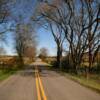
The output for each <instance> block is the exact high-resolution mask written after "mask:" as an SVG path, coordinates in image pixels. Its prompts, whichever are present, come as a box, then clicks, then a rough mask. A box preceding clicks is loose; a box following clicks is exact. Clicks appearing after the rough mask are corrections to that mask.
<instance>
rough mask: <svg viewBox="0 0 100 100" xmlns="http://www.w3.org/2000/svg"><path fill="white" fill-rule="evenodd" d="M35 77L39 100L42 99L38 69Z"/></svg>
mask: <svg viewBox="0 0 100 100" xmlns="http://www.w3.org/2000/svg"><path fill="white" fill-rule="evenodd" d="M35 78H36V88H37V97H38V100H41V95H40V89H39V81H38V74H37V70H35Z"/></svg>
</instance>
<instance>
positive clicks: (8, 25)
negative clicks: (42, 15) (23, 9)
mask: <svg viewBox="0 0 100 100" xmlns="http://www.w3.org/2000/svg"><path fill="white" fill-rule="evenodd" d="M16 3H17V1H16V0H15V1H14V0H0V39H2V35H4V34H6V33H7V32H8V31H9V32H12V33H13V34H12V35H13V41H14V44H13V46H14V49H15V51H16V53H17V55H18V62H19V65H20V66H22V64H24V60H23V59H24V58H25V57H28V58H30V59H31V60H34V57H35V56H36V33H35V31H34V28H33V26H32V24H30V22H25V21H24V18H23V15H19V13H17V15H16V16H17V17H15V15H14V9H17V8H14V7H15V5H16ZM7 34H9V33H7ZM5 38H7V37H5ZM0 45H1V41H0ZM1 50H2V49H0V52H2V51H1Z"/></svg>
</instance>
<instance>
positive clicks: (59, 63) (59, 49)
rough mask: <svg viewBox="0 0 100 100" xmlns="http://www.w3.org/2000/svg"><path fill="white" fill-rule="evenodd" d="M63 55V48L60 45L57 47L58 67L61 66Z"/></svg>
mask: <svg viewBox="0 0 100 100" xmlns="http://www.w3.org/2000/svg"><path fill="white" fill-rule="evenodd" d="M61 57H62V50H61V48H60V47H58V48H57V68H61Z"/></svg>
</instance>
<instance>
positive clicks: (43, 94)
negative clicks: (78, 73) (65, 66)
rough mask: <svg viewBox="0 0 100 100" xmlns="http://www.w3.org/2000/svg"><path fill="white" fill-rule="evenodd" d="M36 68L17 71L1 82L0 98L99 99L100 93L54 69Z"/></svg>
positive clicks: (18, 99) (36, 99)
mask: <svg viewBox="0 0 100 100" xmlns="http://www.w3.org/2000/svg"><path fill="white" fill-rule="evenodd" d="M35 64H36V63H35ZM31 66H32V65H31ZM40 67H41V66H40ZM38 69H39V68H38V66H37V67H36V69H25V70H23V71H19V72H18V73H16V74H15V75H13V76H11V77H10V78H8V79H7V80H5V81H3V82H1V83H0V100H100V94H98V93H96V92H94V91H92V90H90V89H88V88H85V87H83V86H81V85H79V84H78V83H76V82H74V81H72V80H69V79H67V78H66V77H64V76H61V75H60V74H58V73H56V72H54V71H50V70H47V69H45V68H42V71H41V72H39V71H38ZM39 96H40V97H39Z"/></svg>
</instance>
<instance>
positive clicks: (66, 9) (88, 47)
mask: <svg viewBox="0 0 100 100" xmlns="http://www.w3.org/2000/svg"><path fill="white" fill-rule="evenodd" d="M37 13H38V14H37V16H35V17H34V16H33V21H36V22H39V23H42V24H43V25H46V26H48V29H50V30H51V33H52V35H53V37H54V41H55V43H56V45H57V65H56V67H58V68H61V67H62V66H61V58H62V52H63V47H64V46H63V43H64V42H66V44H68V49H69V50H68V52H69V54H68V55H69V58H68V60H69V61H71V65H72V67H73V69H74V72H75V73H77V72H78V69H79V68H80V66H81V63H82V58H83V56H84V54H85V53H86V52H87V53H88V57H89V58H88V59H89V66H88V68H87V70H88V71H89V70H90V69H91V67H92V65H93V63H94V61H95V57H96V56H97V54H98V52H100V1H99V0H52V1H51V0H40V1H39V3H38V6H37ZM40 25H41V24H40Z"/></svg>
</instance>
